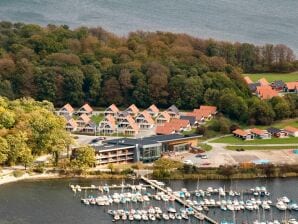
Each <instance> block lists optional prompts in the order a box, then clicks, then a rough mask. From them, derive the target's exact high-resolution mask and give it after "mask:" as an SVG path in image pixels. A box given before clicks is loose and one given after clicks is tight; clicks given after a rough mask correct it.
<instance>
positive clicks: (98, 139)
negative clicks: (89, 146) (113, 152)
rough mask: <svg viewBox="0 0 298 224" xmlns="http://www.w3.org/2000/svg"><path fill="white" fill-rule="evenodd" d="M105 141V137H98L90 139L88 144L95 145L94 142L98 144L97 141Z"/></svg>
mask: <svg viewBox="0 0 298 224" xmlns="http://www.w3.org/2000/svg"><path fill="white" fill-rule="evenodd" d="M105 139H106V137H98V138H94V139H92V140H91V141H90V143H96V142H98V141H102V140H105Z"/></svg>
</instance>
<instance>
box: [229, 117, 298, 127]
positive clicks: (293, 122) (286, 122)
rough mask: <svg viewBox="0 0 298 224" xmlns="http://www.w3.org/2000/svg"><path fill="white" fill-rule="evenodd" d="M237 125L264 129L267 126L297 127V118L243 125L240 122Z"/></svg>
mask: <svg viewBox="0 0 298 224" xmlns="http://www.w3.org/2000/svg"><path fill="white" fill-rule="evenodd" d="M235 123H236V122H235ZM239 126H240V127H241V128H243V129H248V128H260V129H266V128H269V127H275V128H284V127H286V126H292V127H296V128H298V118H294V119H285V120H281V121H275V122H273V123H272V124H271V125H243V124H240V125H239Z"/></svg>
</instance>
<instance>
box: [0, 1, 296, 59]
mask: <svg viewBox="0 0 298 224" xmlns="http://www.w3.org/2000/svg"><path fill="white" fill-rule="evenodd" d="M0 20H10V21H20V22H29V23H39V24H48V23H52V24H67V25H69V26H71V27H77V26H81V25H87V26H102V27H104V28H106V29H108V30H110V31H113V32H115V33H118V34H127V33H128V32H130V31H135V30H140V29H141V30H150V31H155V30H167V31H173V32H185V33H189V34H192V35H195V36H200V37H213V38H217V39H221V40H232V41H241V42H253V43H257V44H261V43H268V42H270V43H284V44H287V45H288V46H290V47H291V48H293V49H294V50H295V52H296V54H297V53H298V38H297V37H298V1H297V0H249V1H247V0H0Z"/></svg>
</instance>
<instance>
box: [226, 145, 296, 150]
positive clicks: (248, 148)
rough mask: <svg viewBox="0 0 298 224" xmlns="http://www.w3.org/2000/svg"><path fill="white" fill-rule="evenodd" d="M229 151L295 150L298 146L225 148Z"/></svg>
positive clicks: (230, 146)
mask: <svg viewBox="0 0 298 224" xmlns="http://www.w3.org/2000/svg"><path fill="white" fill-rule="evenodd" d="M226 148H227V149H229V150H236V149H244V150H280V149H297V148H298V146H295V145H293V146H265V145H262V146H252V145H251V146H249V145H248V146H235V145H228V146H227V147H226Z"/></svg>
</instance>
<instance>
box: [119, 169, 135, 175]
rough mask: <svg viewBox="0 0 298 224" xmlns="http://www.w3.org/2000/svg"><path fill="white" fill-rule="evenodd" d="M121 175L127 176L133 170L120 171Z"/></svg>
mask: <svg viewBox="0 0 298 224" xmlns="http://www.w3.org/2000/svg"><path fill="white" fill-rule="evenodd" d="M121 174H123V175H128V174H133V169H131V168H127V169H124V170H122V171H121Z"/></svg>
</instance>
